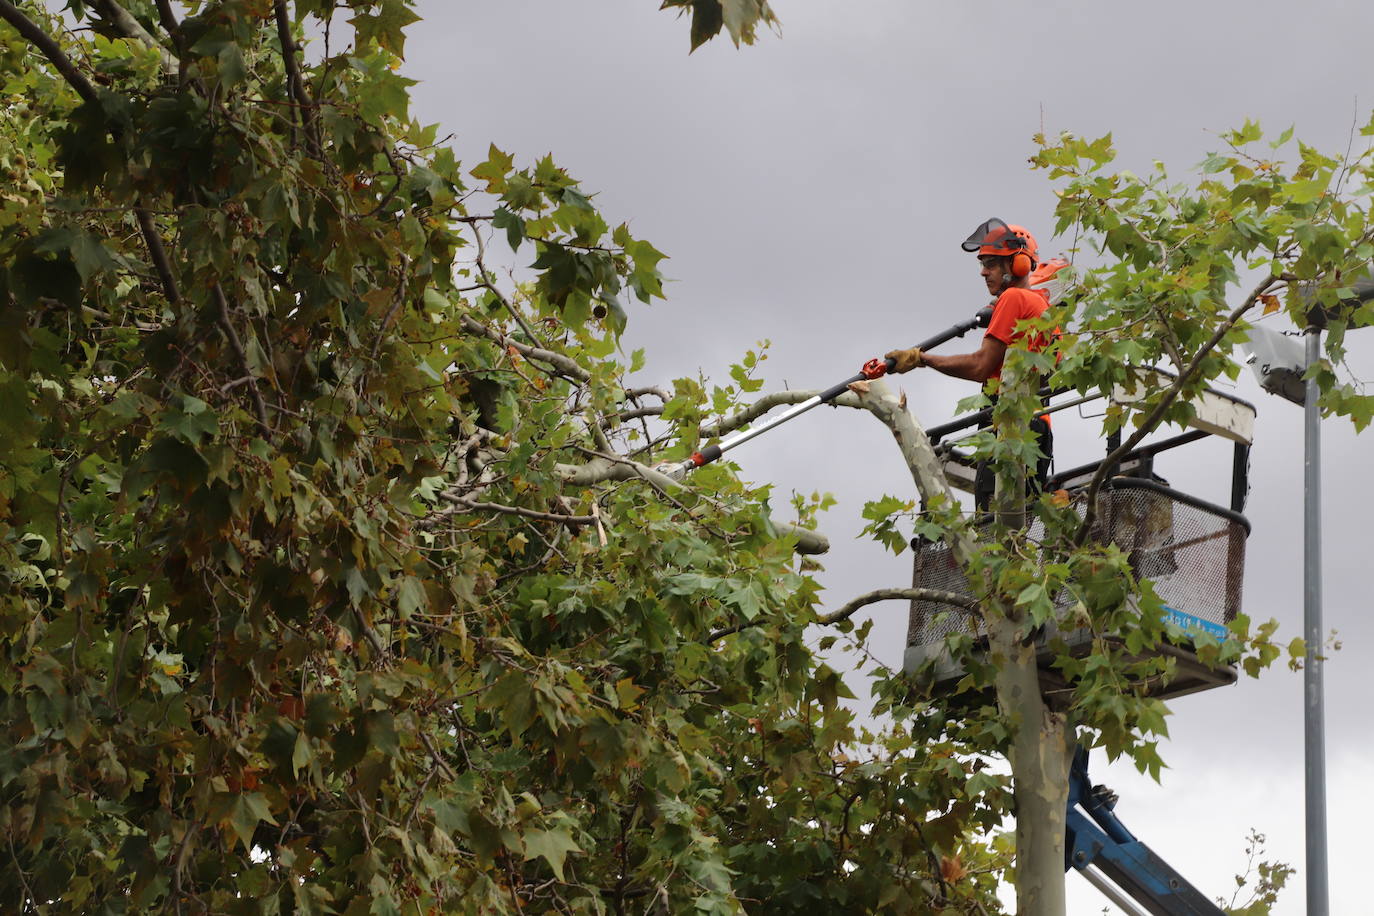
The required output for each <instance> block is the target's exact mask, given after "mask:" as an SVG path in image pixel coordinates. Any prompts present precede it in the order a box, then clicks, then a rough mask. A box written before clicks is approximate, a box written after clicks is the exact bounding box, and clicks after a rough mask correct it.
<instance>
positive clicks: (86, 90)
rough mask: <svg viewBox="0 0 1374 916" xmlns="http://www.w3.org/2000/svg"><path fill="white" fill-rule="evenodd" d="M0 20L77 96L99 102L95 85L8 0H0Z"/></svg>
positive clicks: (47, 36) (53, 41) (47, 35)
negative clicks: (55, 71)
mask: <svg viewBox="0 0 1374 916" xmlns="http://www.w3.org/2000/svg"><path fill="white" fill-rule="evenodd" d="M0 18H3V19H4V20H5V21H6V22H8V23H9V24H10V25H12V26H14V30H15V31H16V32H18V33H19V34H20V35H21V36H23V37H24V38H25V39H26V40H27V41H28V42H29V43H30V44H32V45H33V46H34V47H35V48H37V49H38V50H39V52H40V53H42V55H43V56H44V57H46V58H47V59H48V61H49V62H50V63H51V64H52V65H53V66H54V67H55V68H57V72H58V73H60V74H62V78H63V79H65V80H66V81H67V82H68V83H69V84H71V87H72V88H73V89H75V90H76V94H77V95H79V96H81V98H82V99H84V100H85V101H87V102H91V103H92V104H94V103H96V102H98V101H99V100H100V94H99V93H98V92H97V91H96V88H95V84H94V83H92V82H91V81H90V80H88V79H86V76H85V74H83V73H82V72H81V71H80V70H78V69H77V68H76V64H74V63H72V59H71V58H70V57H68V56H67V55H66V54H65V53H64V52H63V51H62V48H61V47H59V46H58V44H57V42H56V41H55V40H54V39H53V37H52V36H51V35H49V34H48V33H47V32H44V31H43V30H42V29H40V28H39V27H38V26H37V25H35V24H34V22H33V20H32V19H30V18H29V17H28V16H25V15H24V14H23V13H22V12H20V11H19V9H18V8H17V7H15V5H14V4H12V3H10V2H9V0H0Z"/></svg>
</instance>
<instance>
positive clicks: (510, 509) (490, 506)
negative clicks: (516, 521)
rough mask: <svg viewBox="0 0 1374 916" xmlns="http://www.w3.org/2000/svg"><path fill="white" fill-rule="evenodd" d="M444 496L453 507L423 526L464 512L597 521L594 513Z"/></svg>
mask: <svg viewBox="0 0 1374 916" xmlns="http://www.w3.org/2000/svg"><path fill="white" fill-rule="evenodd" d="M443 498H444V499H446V500H448V501H449V502H451V503H453V508H451V509H445V510H444V511H443V512H439V513H436V514H435V515H431V516H429V517H428V518H426V519H425V520H424V521H422V522H421V523H420V527H422V528H433V527H436V526H437V525H438V524H439V522H441V521H443V520H444V519H447V518H450V517H452V516H454V515H459V514H462V513H463V512H496V513H498V514H501V515H518V516H520V517H521V518H532V519H537V520H539V521H542V522H562V523H563V524H565V525H592V524H595V523H596V516H593V515H560V514H558V513H557V512H541V511H539V510H538V509H526V508H525V507H524V506H507V505H503V504H501V503H483V502H477V501H476V500H470V499H464V498H463V497H461V496H449V495H447V494H443Z"/></svg>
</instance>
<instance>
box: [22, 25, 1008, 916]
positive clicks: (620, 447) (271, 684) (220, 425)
mask: <svg viewBox="0 0 1374 916" xmlns="http://www.w3.org/2000/svg"><path fill="white" fill-rule="evenodd" d="M187 6H188V9H187V13H188V14H187V16H186V18H184V19H182V20H181V21H180V22H176V21H173V20H172V19H170V18H169V16H168V15H166V14H167V12H169V11H170V7H165V5H164V7H165V8H164V9H159V7H157V6H155V5H154V4H152V3H130V4H129V5H128V10H129V12H130V13H132V14H133V16H134V17H136V20H135V21H136V28H137V29H138V30H141V31H144V32H146V34H147V36H149V37H150V38H151V40H152V41H153V42H154V44H153V45H149V44H148V43H147V40H146V39H144V38H142V37H140V36H138V35H137V34H136V32H135V33H134V37H129V35H130V31H131V30H130V27H129V25H128V23H127V22H124V23H122V24H121V21H120V20H119V19H118V18H117V14H118V12H119V10H118V9H116V8H115V7H113V6H112V5H111V4H107V3H95V4H81V3H73V4H72V12H73V14H74V15H76V16H77V17H78V18H79V19H83V20H84V22H85V23H86V24H87V25H88V26H90V27H91V28H92V29H93V31H91V32H88V33H86V35H85V37H84V38H77V37H75V36H74V35H72V34H71V33H68V32H65V31H64V30H63V29H62V28H61V26H60V23H59V22H58V21H56V20H55V19H53V18H52V17H51V16H49V15H47V14H45V13H44V11H43V10H42V8H41V7H40V6H39V5H37V4H33V3H30V4H25V5H24V6H23V12H24V13H25V14H26V15H27V17H28V18H29V19H30V20H31V21H32V22H33V23H35V24H36V25H37V27H38V28H39V29H40V30H41V31H42V32H43V33H44V34H46V35H48V36H52V37H53V39H54V40H55V41H56V42H57V44H56V45H54V46H53V47H51V48H47V49H44V48H42V47H40V45H39V44H36V43H35V41H34V39H33V38H32V36H22V37H21V35H19V34H18V33H17V32H16V29H15V28H14V27H13V24H14V22H15V21H16V20H14V19H13V18H11V19H10V21H9V23H8V24H6V25H5V26H3V31H0V42H3V55H4V69H3V73H4V98H5V114H4V117H3V122H2V123H3V126H0V168H2V169H3V172H4V174H3V192H0V265H3V270H0V284H3V286H0V318H2V320H3V324H4V328H5V330H4V334H3V337H2V338H0V340H2V341H3V343H2V348H3V352H0V361H2V364H3V368H2V369H0V422H2V423H3V424H4V429H5V433H6V434H5V436H4V437H3V440H0V558H2V559H0V562H2V563H3V568H4V570H5V575H6V577H7V582H8V587H7V588H6V590H5V593H4V597H3V603H2V604H0V647H3V651H4V653H5V658H6V664H5V666H4V667H3V669H2V670H0V722H2V723H3V724H0V728H3V737H0V799H3V806H2V807H0V812H2V813H0V831H2V832H3V834H4V836H5V837H6V843H5V846H4V849H3V850H0V888H2V889H3V890H0V893H2V894H3V895H4V900H3V904H0V906H3V908H5V909H6V910H9V911H13V910H17V909H18V910H22V909H25V908H28V909H33V910H37V909H44V910H46V909H47V908H48V906H49V905H50V906H51V907H52V908H53V909H55V910H62V911H83V912H96V911H109V912H120V911H146V910H152V909H159V908H175V909H177V910H186V911H192V912H202V911H204V912H279V911H301V912H348V913H367V912H373V913H387V912H407V913H410V912H430V911H440V910H442V911H445V912H449V911H452V912H512V911H517V910H522V909H523V910H524V911H558V912H574V911H576V912H602V911H611V912H631V911H634V912H643V911H644V910H645V909H646V907H656V908H657V909H656V910H655V911H657V912H732V911H735V910H737V909H739V908H740V907H741V906H748V908H749V909H751V910H753V911H757V912H797V911H805V910H808V909H809V908H811V907H813V906H815V905H816V904H817V903H818V902H819V901H822V900H824V901H829V902H830V905H831V906H834V907H838V908H840V909H845V910H850V911H863V910H876V909H879V908H881V909H883V910H885V911H901V910H903V909H909V910H912V911H928V910H929V909H930V908H932V907H937V906H939V905H942V904H939V903H938V902H939V901H946V902H947V903H948V905H949V906H950V907H951V908H952V911H960V910H962V909H964V907H965V905H971V903H972V902H973V901H976V900H978V899H980V898H981V899H982V900H984V901H987V900H990V888H991V887H992V885H993V881H994V878H993V877H992V875H991V873H990V870H989V869H987V868H983V869H982V870H981V871H980V872H979V873H978V874H965V872H967V871H968V870H969V869H971V868H973V867H974V866H975V865H979V864H982V865H984V866H986V865H987V864H989V862H990V861H991V860H990V859H988V858H987V857H988V856H990V855H992V854H991V853H989V852H986V851H980V849H981V847H979V846H977V845H970V843H969V841H968V840H967V833H968V831H969V829H970V828H971V826H973V825H975V824H976V823H977V822H978V821H979V820H980V819H981V822H982V823H983V824H984V825H991V824H993V823H995V822H996V821H997V820H998V817H999V816H1000V811H1001V809H1002V808H1003V807H1004V804H1005V797H1004V788H1003V784H1002V781H1001V780H999V779H996V778H992V777H986V776H984V777H982V778H981V779H979V778H978V777H975V781H974V782H973V783H972V784H970V783H969V782H968V781H967V779H966V777H967V776H968V773H969V772H972V771H973V770H974V768H975V764H973V763H961V762H959V760H958V759H956V758H955V757H954V755H953V750H954V748H953V745H950V744H948V743H945V744H938V743H937V744H934V745H932V746H931V747H930V748H924V747H923V748H922V749H921V752H920V753H919V754H917V753H914V752H913V751H912V749H911V742H910V740H909V739H908V738H906V737H902V738H895V737H892V738H889V739H885V740H888V741H889V742H890V743H889V744H888V745H886V746H881V745H870V746H867V750H864V749H861V748H862V746H861V745H860V743H859V742H858V741H857V740H856V736H855V734H854V729H853V727H852V725H851V714H850V713H849V712H847V711H846V710H844V709H843V708H842V707H841V706H839V705H838V704H837V699H838V698H839V697H840V696H841V695H843V694H844V693H845V688H844V687H843V685H842V684H841V682H840V680H839V678H838V676H837V675H836V674H835V673H834V672H831V671H829V670H828V669H826V668H825V667H824V666H821V665H818V664H817V663H816V661H815V660H813V658H812V656H811V653H810V652H809V650H808V649H807V648H806V647H805V646H804V644H803V642H802V633H803V630H804V627H805V625H806V624H807V623H808V622H809V621H810V620H812V619H814V617H813V611H812V604H813V602H814V597H815V586H814V584H813V582H812V581H811V579H810V578H809V577H808V576H807V575H805V574H804V573H803V572H802V571H801V570H800V569H799V567H798V560H797V559H796V555H795V553H794V551H793V541H794V538H793V536H791V535H780V534H779V531H778V529H777V528H776V527H775V526H774V524H773V523H772V522H771V521H770V519H769V516H768V504H767V495H768V494H767V492H766V490H758V489H753V488H749V487H746V486H744V485H743V484H741V483H740V482H739V481H738V480H737V479H736V478H735V477H734V476H733V475H732V474H731V473H730V472H729V471H728V470H727V469H725V468H712V469H708V470H706V471H703V472H701V473H699V474H698V475H696V476H695V478H694V480H693V486H692V488H691V489H690V490H680V491H677V492H670V491H665V490H661V489H660V488H657V487H656V486H655V485H653V484H652V483H651V482H648V481H646V480H643V479H641V478H640V477H639V476H637V475H638V474H639V471H638V470H636V468H638V465H636V464H634V463H633V462H631V461H630V460H629V458H628V457H627V456H629V455H631V453H632V452H633V450H634V449H640V448H644V447H645V446H646V445H648V443H647V441H646V440H645V439H644V438H643V437H644V435H645V433H646V432H647V428H643V429H644V431H641V428H640V427H639V426H638V425H637V424H634V423H630V422H627V421H623V420H622V414H624V413H625V412H627V411H631V410H634V409H635V408H636V407H644V406H646V405H649V406H652V405H656V404H657V405H659V407H658V408H655V409H656V410H657V409H660V408H661V412H662V414H663V416H664V418H665V419H666V420H667V421H669V422H674V423H678V424H681V425H682V427H684V428H692V429H694V428H695V427H696V426H697V424H698V422H699V420H700V419H701V418H702V417H703V416H705V415H706V414H707V413H708V412H720V411H723V410H728V409H729V408H730V407H731V406H732V405H733V404H734V402H735V397H736V392H735V391H734V390H733V389H726V388H716V389H714V390H713V391H711V392H709V393H708V392H707V391H706V389H705V388H704V386H703V385H702V384H700V383H699V382H698V381H696V380H692V379H683V380H680V381H679V382H678V383H677V385H676V388H675V389H674V390H673V391H671V392H669V391H652V392H638V393H636V392H633V391H627V390H626V384H627V383H626V381H625V377H626V373H627V371H628V370H629V368H630V367H629V366H627V365H625V363H624V361H622V359H621V357H620V354H619V351H618V350H617V346H616V340H617V334H618V331H619V328H620V327H622V326H623V323H624V321H625V320H626V315H625V312H624V308H623V306H622V299H623V298H624V297H626V296H627V295H633V296H634V297H636V298H639V299H645V300H647V299H649V298H651V297H654V296H658V295H660V294H661V291H660V279H659V274H658V271H657V267H656V265H657V264H658V262H659V260H660V259H661V258H662V255H661V254H660V253H659V252H658V251H657V250H655V249H654V248H653V246H651V245H650V244H649V243H647V242H645V241H643V240H640V239H636V238H634V237H632V236H631V234H630V233H629V232H628V230H627V229H626V228H625V227H624V226H623V225H622V226H619V227H618V228H611V226H610V225H609V224H608V222H607V221H606V219H605V218H604V217H603V216H602V215H601V214H600V213H599V212H598V211H597V210H596V208H595V207H594V206H593V205H592V204H591V202H590V201H589V195H588V194H587V193H586V192H585V191H583V190H582V189H580V188H579V186H578V185H577V184H576V182H575V181H574V180H573V179H572V178H571V177H570V176H569V175H567V174H566V173H565V172H564V171H562V170H561V169H559V168H558V167H557V166H556V165H555V164H554V163H553V161H552V160H550V159H548V158H545V159H542V160H540V161H538V162H535V163H530V164H528V165H518V164H517V163H516V160H515V159H514V157H512V156H510V155H507V154H505V153H503V152H501V151H499V150H497V149H495V148H493V149H492V150H491V154H490V157H489V158H488V159H487V160H486V161H485V162H482V163H480V164H477V165H475V167H470V168H465V167H462V166H460V165H459V163H458V162H456V161H455V160H454V157H453V156H452V154H451V153H450V152H449V151H448V150H447V149H445V148H443V147H438V146H435V136H436V130H435V129H434V128H432V127H423V126H420V125H418V124H415V123H413V122H412V121H411V120H410V118H409V117H408V115H407V112H406V101H407V86H408V85H409V81H408V80H407V79H405V78H404V77H403V76H401V75H400V74H399V73H398V72H397V66H398V63H399V55H400V53H401V50H402V47H403V33H402V32H401V28H402V27H404V26H405V25H407V24H408V23H409V22H410V21H412V20H413V19H414V16H413V14H412V13H411V12H410V9H409V4H407V3H404V2H400V0H380V2H372V0H352V2H351V3H349V4H348V5H347V8H346V9H344V8H340V10H338V11H335V10H334V4H332V3H319V2H308V0H302V2H298V3H294V4H289V5H288V4H283V3H279V4H275V5H274V4H273V3H270V2H255V0H231V2H224V3H191V4H188V5H187ZM288 6H289V7H290V16H289V18H288V17H287V15H286V14H287V11H288ZM736 6H737V5H729V4H727V11H728V9H734V8H735V7H736ZM10 9H11V11H13V9H14V8H12V7H11V8H10ZM331 17H336V18H338V19H339V20H340V21H339V22H335V23H334V25H335V26H338V27H339V28H338V31H344V32H346V31H347V30H346V29H343V28H342V24H343V23H342V19H343V18H345V17H346V18H347V20H348V23H349V24H351V25H352V26H353V27H354V30H355V38H354V39H353V41H352V42H351V44H349V45H348V46H346V47H342V48H339V47H337V46H336V47H334V48H332V49H331V50H329V51H328V53H327V54H321V53H319V52H318V51H317V50H312V53H311V54H310V61H311V62H310V63H309V64H308V65H307V64H306V63H305V61H304V60H303V58H302V56H301V55H300V54H299V53H296V52H294V51H288V53H287V54H286V55H283V49H282V36H283V35H285V36H293V35H294V36H296V39H295V40H299V39H300V36H301V35H302V34H303V31H302V30H303V29H304V28H305V27H307V26H308V27H309V28H311V29H313V30H314V34H317V35H319V34H322V29H323V28H325V27H327V26H328V25H329V24H330V23H331ZM733 21H734V20H731V19H729V18H728V17H727V19H726V23H727V24H730V23H731V22H733ZM737 26H738V23H736V24H735V25H732V26H731V29H732V31H735V32H737ZM334 38H335V40H336V41H337V36H334ZM319 44H320V42H316V44H315V45H312V48H317V47H318V45H319ZM59 45H60V48H59V47H58V46H59ZM54 51H56V53H54ZM64 60H65V61H67V62H68V63H69V64H70V71H71V72H70V73H68V74H65V78H64V74H61V73H59V71H58V68H57V67H56V65H55V61H57V62H61V61H64ZM288 62H289V65H288ZM297 67H299V68H300V69H299V71H297V69H296V68H297ZM493 240H494V241H493ZM488 243H491V244H499V245H501V246H503V247H504V246H509V247H511V248H514V249H515V250H516V252H517V253H518V255H519V257H521V258H522V259H533V271H532V274H531V279H530V281H529V282H528V283H527V284H525V285H523V286H521V287H520V288H518V289H510V288H501V287H499V286H498V285H497V284H496V283H495V282H494V281H493V279H492V277H493V274H492V272H491V270H490V268H489V267H488V265H487V263H486V261H485V260H484V259H485V257H486V247H487V245H488ZM526 263H527V261H526ZM631 362H633V363H634V368H636V369H638V368H639V366H638V362H639V357H638V356H637V355H636V357H635V358H634V359H633V360H631ZM755 362H756V359H755V357H753V356H750V357H748V358H746V360H745V363H744V364H742V365H741V366H740V367H739V369H738V371H737V375H738V377H739V379H740V380H741V382H742V383H743V384H744V385H745V386H746V387H749V388H754V387H756V385H757V383H756V382H755V381H754V380H753V379H752V378H751V377H750V374H749V372H750V370H751V368H752V367H753V366H754V364H755ZM636 437H638V440H637V441H636ZM691 445H692V442H691V440H690V437H687V438H683V439H682V441H680V442H674V443H669V444H660V446H658V447H657V451H656V452H654V453H653V454H652V455H651V456H649V455H641V456H640V457H642V458H644V459H645V460H657V459H659V458H661V457H674V456H677V457H681V456H682V455H683V454H685V453H686V451H687V450H688V449H690V447H691ZM627 472H628V473H627ZM627 477H628V478H630V479H625V478H627ZM809 511H810V510H809V509H808V508H806V507H803V513H804V514H805V513H809ZM751 621H756V622H758V623H760V625H758V626H754V627H751V628H748V629H746V630H744V631H742V632H740V633H738V634H737V635H734V636H731V637H729V638H728V639H723V640H716V641H715V642H714V644H713V641H712V640H711V638H710V636H711V634H712V632H713V631H714V630H716V629H719V628H722V627H724V626H727V625H730V624H735V623H740V622H751ZM932 737H935V736H932ZM870 751H871V752H872V753H874V754H881V755H882V759H874V760H870V759H868V758H867V757H865V756H861V755H863V754H867V753H869V752H870ZM847 755H853V758H852V759H851V757H850V756H847ZM979 766H981V765H979ZM984 796H986V801H979V799H982V798H983V797H984ZM975 809H976V812H980V813H979V814H978V816H977V817H974V816H972V815H974V814H975V813H976V812H975ZM928 820H930V823H926V822H927V821H928ZM942 860H943V863H942ZM942 864H943V872H942ZM947 876H953V877H957V878H958V879H959V880H957V881H954V882H953V883H951V882H950V881H948V880H946V877H947Z"/></svg>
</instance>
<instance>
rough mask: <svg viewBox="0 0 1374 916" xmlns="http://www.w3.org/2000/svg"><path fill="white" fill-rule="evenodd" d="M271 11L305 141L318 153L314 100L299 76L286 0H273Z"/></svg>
mask: <svg viewBox="0 0 1374 916" xmlns="http://www.w3.org/2000/svg"><path fill="white" fill-rule="evenodd" d="M272 11H273V14H274V16H275V17H276V20H277V40H278V41H279V42H280V43H281V58H282V63H283V64H284V65H285V67H286V85H287V90H288V91H289V92H290V93H291V97H292V98H294V99H295V100H296V106H297V107H298V108H299V109H300V112H301V130H302V131H303V132H304V133H305V142H306V144H307V145H308V146H309V149H310V153H311V155H313V156H319V155H320V149H321V147H320V137H319V133H318V132H317V131H316V129H315V102H314V100H313V99H311V98H310V92H309V90H307V89H306V88H305V80H304V79H302V78H301V68H300V63H299V62H298V61H297V60H296V42H295V39H293V38H292V37H291V18H290V16H289V14H288V13H287V11H286V0H273V3H272Z"/></svg>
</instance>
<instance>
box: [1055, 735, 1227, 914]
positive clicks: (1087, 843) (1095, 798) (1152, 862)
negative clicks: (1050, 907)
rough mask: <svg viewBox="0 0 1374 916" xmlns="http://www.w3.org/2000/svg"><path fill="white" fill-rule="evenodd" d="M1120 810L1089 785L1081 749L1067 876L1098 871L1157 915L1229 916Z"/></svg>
mask: <svg viewBox="0 0 1374 916" xmlns="http://www.w3.org/2000/svg"><path fill="white" fill-rule="evenodd" d="M1115 805H1116V796H1115V795H1113V794H1112V793H1111V792H1110V791H1108V790H1107V789H1106V788H1105V787H1102V786H1098V787H1097V788H1094V787H1093V785H1092V783H1091V782H1089V781H1088V752H1087V750H1086V749H1085V748H1082V747H1080V748H1079V749H1078V750H1077V751H1076V752H1075V753H1074V758H1073V769H1072V771H1071V773H1070V775H1069V811H1068V821H1067V830H1066V836H1065V843H1064V858H1065V862H1064V869H1065V871H1067V870H1068V869H1069V868H1077V869H1078V870H1079V871H1086V870H1087V868H1088V866H1090V865H1091V866H1096V867H1097V868H1098V869H1099V870H1100V871H1101V872H1102V873H1103V874H1105V875H1106V876H1107V877H1108V878H1110V879H1111V880H1112V881H1114V882H1115V883H1116V885H1117V886H1118V887H1120V888H1121V889H1122V890H1123V891H1125V892H1126V893H1127V894H1129V895H1130V896H1131V898H1132V899H1134V900H1135V901H1136V902H1138V903H1139V904H1140V905H1141V906H1143V907H1144V908H1145V910H1146V911H1147V912H1149V913H1152V914H1154V916H1224V914H1223V911H1222V910H1221V909H1220V908H1218V907H1217V905H1216V904H1215V903H1213V902H1212V901H1210V900H1208V899H1207V897H1206V895H1204V894H1203V893H1202V892H1201V891H1199V890H1198V889H1197V888H1195V887H1193V886H1192V885H1191V884H1189V883H1188V882H1187V881H1186V880H1184V878H1183V876H1182V875H1180V874H1179V873H1178V872H1176V871H1174V869H1173V868H1171V867H1170V866H1169V864H1168V863H1167V862H1165V861H1164V860H1163V859H1161V858H1160V857H1159V856H1158V855H1156V854H1155V853H1154V852H1153V851H1152V850H1151V849H1150V847H1148V846H1146V845H1145V844H1144V843H1142V842H1140V841H1139V840H1137V839H1136V838H1135V837H1134V836H1133V835H1132V834H1131V832H1130V831H1129V830H1127V829H1126V827H1125V825H1124V824H1122V823H1121V821H1120V820H1118V819H1117V817H1116V815H1115V814H1113V813H1112V808H1113V807H1114V806H1115ZM1080 808H1082V810H1081V811H1080V810H1079V809H1080Z"/></svg>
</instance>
